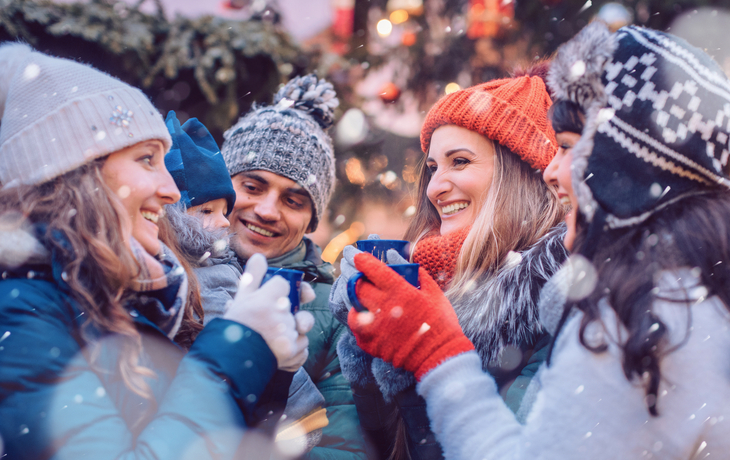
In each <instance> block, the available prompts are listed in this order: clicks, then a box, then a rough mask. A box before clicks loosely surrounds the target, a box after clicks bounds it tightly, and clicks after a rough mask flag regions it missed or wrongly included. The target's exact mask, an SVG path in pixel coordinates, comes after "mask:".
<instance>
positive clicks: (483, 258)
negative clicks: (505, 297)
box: [405, 143, 564, 298]
mask: <svg viewBox="0 0 730 460" xmlns="http://www.w3.org/2000/svg"><path fill="white" fill-rule="evenodd" d="M494 147H495V157H494V176H493V177H492V184H491V186H490V187H489V190H488V191H487V192H486V196H485V197H484V200H483V202H482V204H481V208H480V209H479V213H478V214H477V217H476V220H475V222H474V225H472V228H471V230H470V231H469V234H468V235H467V237H466V239H465V240H464V244H463V246H462V249H461V251H460V252H459V256H458V259H457V263H456V273H455V275H454V279H453V280H451V283H450V284H449V288H448V290H447V294H448V295H454V296H455V297H457V298H458V297H460V296H462V295H464V294H465V293H466V292H468V290H469V289H468V288H469V285H470V284H471V283H470V281H472V280H476V279H477V278H479V277H480V276H483V275H484V274H487V273H495V272H496V271H497V270H498V269H499V268H500V267H501V265H502V264H503V263H504V261H505V259H506V257H507V254H508V253H509V252H510V251H522V250H524V249H527V248H528V247H530V246H532V245H533V244H535V243H536V242H537V241H538V240H539V239H540V238H541V237H542V236H544V235H545V234H546V233H547V232H548V231H549V230H550V229H551V228H553V227H554V226H555V225H557V224H558V223H559V222H560V221H561V220H562V219H563V215H564V210H563V207H562V206H561V205H560V202H559V201H558V196H557V193H556V191H555V189H554V187H550V186H548V185H547V184H545V182H544V181H543V180H542V175H541V174H540V173H539V172H538V171H536V170H534V169H532V168H531V167H530V166H529V165H528V164H527V163H525V162H524V161H522V160H521V159H520V158H519V157H518V156H517V155H516V154H515V153H513V152H511V151H510V150H509V149H508V148H507V147H505V146H503V145H500V144H498V143H494ZM430 180H431V173H430V171H429V169H428V168H427V167H426V161H425V158H424V160H423V161H422V163H421V165H420V171H419V176H418V189H417V190H418V191H417V194H418V196H417V198H416V215H415V217H414V219H413V221H412V222H411V224H410V226H409V227H408V230H407V231H406V234H405V239H407V240H409V241H413V242H414V243H415V244H413V245H412V248H414V249H415V247H416V246H417V243H418V241H420V240H421V239H422V238H423V237H424V236H426V235H428V234H429V233H432V232H437V231H438V229H439V227H440V226H441V219H440V217H439V214H438V211H437V210H436V208H435V207H434V206H433V204H431V201H430V200H429V199H428V196H427V195H426V191H427V189H428V183H429V182H430Z"/></svg>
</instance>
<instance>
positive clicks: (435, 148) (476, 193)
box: [426, 125, 495, 235]
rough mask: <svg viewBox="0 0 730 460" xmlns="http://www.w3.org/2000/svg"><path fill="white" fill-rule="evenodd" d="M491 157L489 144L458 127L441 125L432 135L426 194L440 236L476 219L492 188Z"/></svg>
mask: <svg viewBox="0 0 730 460" xmlns="http://www.w3.org/2000/svg"><path fill="white" fill-rule="evenodd" d="M494 155H495V150H494V144H493V143H492V141H490V140H489V139H487V138H486V137H484V136H482V135H481V134H478V133H476V132H474V131H470V130H468V129H466V128H462V127H461V126H455V125H446V126H441V127H440V128H438V129H436V131H434V132H433V136H432V137H431V147H430V148H429V152H428V158H426V167H427V168H428V169H429V171H430V172H431V180H430V181H429V183H428V188H427V190H426V195H427V196H428V199H429V201H430V202H431V204H433V206H434V207H435V208H436V210H437V211H438V213H439V217H440V218H441V234H442V235H443V234H446V233H449V232H453V231H454V230H459V229H462V228H466V227H468V226H470V225H472V224H473V223H474V221H475V220H476V217H477V215H478V214H479V209H480V207H481V206H482V204H483V203H484V198H485V197H486V196H487V192H488V191H489V187H491V185H492V177H493V175H494Z"/></svg>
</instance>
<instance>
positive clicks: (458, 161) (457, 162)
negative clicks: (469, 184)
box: [453, 157, 471, 168]
mask: <svg viewBox="0 0 730 460" xmlns="http://www.w3.org/2000/svg"><path fill="white" fill-rule="evenodd" d="M469 163H471V161H469V160H468V159H466V158H461V157H457V158H454V161H453V164H454V167H457V168H461V167H464V166H466V165H468V164H469Z"/></svg>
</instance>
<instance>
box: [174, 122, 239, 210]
mask: <svg viewBox="0 0 730 460" xmlns="http://www.w3.org/2000/svg"><path fill="white" fill-rule="evenodd" d="M165 124H166V125H167V130H168V131H170V135H171V136H172V147H171V148H170V152H169V153H168V154H167V155H165V166H167V170H168V171H170V175H171V176H172V178H173V179H174V180H175V184H177V188H179V189H180V194H181V198H180V201H182V202H183V203H185V206H186V207H188V208H190V207H192V206H198V205H201V204H203V203H207V202H209V201H213V200H217V199H219V198H225V199H226V202H227V203H228V210H227V212H226V216H228V215H229V214H230V213H231V211H232V210H233V203H235V201H236V192H235V190H233V183H232V182H231V177H230V176H229V175H228V168H227V167H226V163H225V161H223V156H221V151H220V149H219V148H218V144H216V142H215V139H213V136H211V134H210V133H209V132H208V129H207V128H206V127H205V126H204V125H203V124H202V123H201V122H199V121H198V119H197V118H191V119H189V120H188V121H186V122H185V124H184V125H182V126H180V121H179V120H178V119H177V117H176V116H175V112H174V111H172V110H171V111H170V113H168V114H167V119H166V120H165Z"/></svg>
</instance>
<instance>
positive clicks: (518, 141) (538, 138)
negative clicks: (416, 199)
mask: <svg viewBox="0 0 730 460" xmlns="http://www.w3.org/2000/svg"><path fill="white" fill-rule="evenodd" d="M546 73H547V64H541V65H539V66H534V67H533V68H532V69H528V70H527V71H523V72H520V73H519V74H517V76H515V77H513V78H503V79H500V80H493V81H490V82H487V83H482V84H480V85H476V86H472V87H470V88H465V89H462V90H460V91H456V92H453V93H451V94H447V95H446V96H444V97H442V98H441V99H440V100H439V101H438V102H437V103H436V104H435V105H434V106H433V107H432V108H431V110H429V112H428V115H426V120H425V121H424V123H423V127H422V128H421V148H422V149H423V151H424V152H426V153H428V149H429V148H430V146H431V136H433V132H434V131H436V129H437V128H439V127H441V126H445V125H456V126H461V127H462V128H466V129H468V130H470V131H475V132H477V133H479V134H481V135H483V136H485V137H486V138H488V139H491V140H493V141H495V142H497V143H499V144H501V145H503V146H505V147H507V148H508V149H510V150H511V151H512V152H514V153H516V154H517V155H518V156H519V157H520V158H521V159H522V160H523V161H524V162H526V163H527V164H529V165H530V166H531V167H532V168H534V169H545V168H546V167H547V165H548V164H549V163H550V160H552V159H553V157H554V156H555V152H557V151H558V143H557V141H556V140H555V132H554V131H553V129H552V126H551V125H550V122H549V121H548V118H547V112H548V109H549V108H550V106H551V105H552V101H551V100H550V95H549V94H548V91H547V88H546V86H545V81H544V76H545V74H546Z"/></svg>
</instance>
